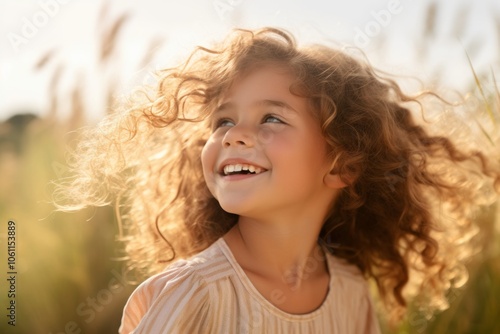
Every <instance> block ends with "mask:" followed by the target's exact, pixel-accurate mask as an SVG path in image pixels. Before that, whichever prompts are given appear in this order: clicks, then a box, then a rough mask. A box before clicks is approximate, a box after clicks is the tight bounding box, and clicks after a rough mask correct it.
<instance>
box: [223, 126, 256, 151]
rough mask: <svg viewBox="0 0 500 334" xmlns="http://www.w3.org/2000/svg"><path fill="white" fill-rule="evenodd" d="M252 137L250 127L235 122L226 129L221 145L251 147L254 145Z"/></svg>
mask: <svg viewBox="0 0 500 334" xmlns="http://www.w3.org/2000/svg"><path fill="white" fill-rule="evenodd" d="M254 137H255V136H254V135H253V133H252V130H251V129H249V128H248V127H245V126H243V125H242V124H237V125H234V126H233V127H231V128H229V129H228V130H227V131H226V134H225V135H224V139H223V140H222V145H223V146H224V147H230V146H235V147H245V146H247V147H252V146H253V145H254Z"/></svg>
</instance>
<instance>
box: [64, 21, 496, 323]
mask: <svg viewBox="0 0 500 334" xmlns="http://www.w3.org/2000/svg"><path fill="white" fill-rule="evenodd" d="M269 63H279V64H283V65H285V66H286V67H287V68H289V69H290V70H291V72H292V73H293V74H294V75H295V77H296V79H297V80H296V83H295V84H294V85H292V87H290V91H291V92H292V93H293V94H296V95H298V96H302V97H305V98H307V99H308V101H309V102H310V103H311V105H312V106H313V108H312V109H313V110H314V111H313V112H314V117H316V119H317V120H318V122H319V124H321V129H322V134H323V136H324V138H325V140H326V142H327V144H328V154H329V155H330V157H331V158H332V159H333V161H335V165H334V166H335V169H336V171H337V172H338V173H339V175H340V177H341V178H342V179H343V180H344V182H346V183H347V184H348V186H347V187H346V188H344V189H343V190H342V192H341V194H340V196H339V198H338V200H337V202H336V203H335V205H334V207H333V209H332V210H331V212H330V213H329V215H328V216H327V217H326V219H325V221H324V225H323V227H322V230H321V232H320V235H319V241H320V242H321V243H322V244H324V245H326V246H327V248H328V249H329V250H330V251H331V253H332V254H334V255H335V256H337V257H340V258H344V259H345V260H347V261H348V262H350V263H352V264H355V265H356V266H357V267H359V269H360V270H361V272H362V273H363V274H364V275H365V276H366V277H367V278H372V279H373V280H374V281H375V282H376V285H377V287H378V290H379V292H380V295H381V298H382V300H383V301H384V302H385V304H386V306H387V307H388V308H389V309H390V310H393V311H395V313H396V314H397V315H402V314H403V313H404V311H405V308H406V305H407V301H408V300H410V299H412V298H414V297H416V296H418V297H419V300H420V302H421V303H422V305H426V306H427V308H428V309H429V310H435V309H443V308H446V299H445V293H446V291H447V290H448V289H449V288H450V287H453V286H454V285H456V284H459V283H458V282H460V281H461V280H462V281H463V279H464V277H465V279H466V271H465V270H464V266H463V264H464V261H466V259H467V258H468V257H469V256H470V255H471V254H472V247H473V246H472V244H471V243H470V242H468V239H470V237H471V236H472V235H474V233H475V225H474V224H473V223H472V221H471V219H470V212H471V209H472V208H474V207H475V206H477V205H478V204H479V198H480V197H481V195H480V193H479V191H478V189H479V188H480V187H490V188H491V187H493V186H495V187H497V188H498V186H499V184H500V176H499V172H498V169H496V168H497V167H493V166H492V163H490V162H489V161H487V159H486V157H485V155H484V154H483V153H481V152H479V151H477V150H466V149H465V148H461V149H459V148H458V147H457V145H455V144H454V143H453V142H452V141H451V140H450V138H449V136H446V135H436V134H431V133H430V131H428V129H426V128H425V124H423V123H422V124H419V123H418V122H417V120H416V117H414V114H415V113H416V112H417V111H423V109H424V105H425V101H424V100H425V99H426V98H429V97H434V98H436V97H437V98H438V99H439V96H437V95H436V94H434V93H432V92H429V91H427V92H423V93H419V94H418V95H415V96H409V95H406V94H405V93H403V91H402V90H401V89H400V87H399V86H398V85H397V84H396V82H395V81H394V80H392V79H390V78H386V77H384V76H382V75H381V74H379V72H376V71H375V70H374V69H373V68H372V67H371V66H370V65H369V64H368V63H367V62H366V61H363V60H358V59H357V58H355V57H354V56H351V55H348V54H347V52H345V51H341V50H335V49H331V48H327V47H324V46H318V45H313V46H309V47H304V48H299V47H298V46H297V45H296V42H295V40H294V39H293V37H292V36H291V35H290V34H289V33H287V32H285V31H283V30H279V29H275V28H265V29H261V30H258V31H248V30H236V31H234V33H232V34H231V35H230V36H229V37H228V38H227V39H226V40H225V41H224V42H223V43H222V44H220V45H217V46H215V47H214V48H212V49H208V48H204V47H198V48H197V49H196V50H195V51H194V52H193V53H192V54H191V56H190V57H189V58H188V60H187V61H186V62H185V63H184V64H182V65H181V66H178V67H175V68H169V69H165V70H163V71H160V72H159V73H158V76H159V78H158V85H157V87H156V88H152V89H151V90H149V91H145V90H139V91H138V93H144V94H135V95H134V97H132V98H131V99H130V101H129V103H130V104H129V105H128V106H127V107H126V108H125V109H124V111H123V112H116V113H115V114H113V115H111V116H110V117H109V118H107V119H106V120H105V121H103V122H101V123H100V126H99V127H97V128H93V129H88V130H87V131H86V133H84V134H83V139H82V141H81V142H80V144H79V146H78V147H77V150H76V151H75V152H74V154H73V156H72V157H73V158H72V160H71V166H72V168H73V172H74V174H73V176H72V177H70V178H68V179H66V180H63V181H62V182H60V184H59V187H58V188H57V191H56V192H55V197H54V198H55V202H56V203H58V204H57V205H58V207H59V208H60V209H64V210H78V209H81V208H83V207H86V206H104V205H115V207H116V209H117V216H118V217H119V218H120V226H121V230H120V236H121V237H122V239H123V240H124V241H125V243H126V250H127V254H128V259H129V261H130V265H131V266H132V267H134V268H136V269H140V270H141V271H143V272H144V273H145V274H152V273H157V272H159V271H160V270H162V269H163V267H164V266H165V263H168V262H171V261H174V260H175V259H178V258H182V257H188V256H191V255H193V254H196V253H198V252H200V251H202V250H203V249H205V248H207V247H208V246H209V245H210V244H211V243H213V242H214V241H215V240H216V239H218V238H219V237H221V236H222V235H223V234H224V233H226V232H227V231H228V230H229V229H230V228H231V227H232V226H233V225H234V224H236V222H237V220H238V216H237V215H234V214H230V213H227V212H225V211H224V210H223V209H222V208H221V207H220V205H219V203H218V202H217V200H216V199H215V198H214V197H213V196H212V194H211V193H210V192H209V191H208V188H207V186H206V184H205V182H204V179H203V173H202V167H201V161H200V153H201V150H202V148H203V146H204V144H205V142H206V140H207V138H208V136H209V133H210V132H209V128H208V126H207V124H206V122H205V120H206V119H207V116H209V115H210V113H211V112H212V111H213V110H214V109H215V108H216V106H217V104H218V103H219V102H220V99H221V98H223V95H224V93H225V92H227V91H228V89H229V87H230V85H231V84H232V83H233V82H234V80H236V79H237V78H239V77H241V76H244V75H245V73H247V72H248V71H252V70H253V69H255V68H257V67H259V66H262V65H264V64H269ZM440 101H442V102H443V103H444V101H443V100H440ZM424 123H425V122H424Z"/></svg>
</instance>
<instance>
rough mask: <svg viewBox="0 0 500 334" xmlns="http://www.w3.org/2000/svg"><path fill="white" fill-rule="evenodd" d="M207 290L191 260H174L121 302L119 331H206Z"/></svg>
mask: <svg viewBox="0 0 500 334" xmlns="http://www.w3.org/2000/svg"><path fill="white" fill-rule="evenodd" d="M209 293H210V292H209V289H208V288H207V285H206V283H205V281H204V280H203V278H202V277H201V276H200V275H199V274H198V273H197V272H196V270H195V269H194V268H193V267H192V266H191V263H188V262H186V261H184V260H181V261H178V262H176V263H174V264H173V265H172V266H171V267H169V268H168V269H167V270H166V271H164V272H162V273H160V274H158V275H155V276H153V277H151V278H149V279H148V280H146V281H145V282H143V283H142V284H141V285H139V287H138V288H137V289H136V290H135V291H134V292H133V293H132V295H131V296H130V298H129V300H128V302H127V304H126V305H125V309H124V312H123V317H122V323H121V326H120V329H119V333H121V334H129V333H133V334H140V333H158V334H161V333H198V332H203V331H207V330H209V329H208V328H207V326H208V323H207V316H208V312H209V310H210V309H209V297H210V296H209ZM202 329H203V330H202Z"/></svg>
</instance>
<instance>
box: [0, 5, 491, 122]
mask: <svg viewBox="0 0 500 334" xmlns="http://www.w3.org/2000/svg"><path fill="white" fill-rule="evenodd" d="M431 2H432V0H422V1H417V0H399V1H398V0H358V1H324V0H301V1H285V0H275V1H264V0H184V1H179V0H168V1H167V0H141V1H133V0H122V1H120V0H109V1H105V0H93V1H90V0H40V1H38V0H18V1H12V0H0V22H1V25H0V120H4V119H6V118H7V117H9V116H11V115H12V114H14V113H16V112H23V111H24V112H26V111H30V112H35V113H38V114H41V115H43V114H44V113H45V112H46V110H45V109H46V108H47V105H48V90H49V81H50V78H51V75H53V73H54V71H55V70H56V68H57V67H58V66H59V65H63V66H64V67H63V75H62V78H61V81H60V82H59V85H58V93H59V94H61V95H60V96H64V94H66V93H68V92H70V91H71V90H72V89H73V87H75V85H77V84H80V83H81V84H83V86H84V87H85V97H86V100H87V108H88V109H89V110H88V112H89V114H90V116H91V118H93V119H98V118H99V117H100V116H102V115H103V111H102V107H101V106H102V101H103V95H104V94H102V93H101V92H102V91H104V88H105V87H106V84H107V83H109V82H110V80H113V81H115V82H117V84H119V86H120V91H121V92H124V93H126V92H128V91H130V89H131V88H132V87H134V86H136V85H138V84H141V83H144V82H149V81H148V78H149V77H148V71H151V70H154V69H160V68H163V67H167V66H169V65H172V64H175V63H176V62H177V61H179V60H181V59H182V58H183V56H185V55H186V54H188V53H189V51H191V50H192V48H193V47H194V46H195V45H199V44H201V45H207V44H208V45H210V41H212V40H219V39H220V38H222V37H224V36H225V35H226V34H227V32H228V31H230V29H232V28H234V27H244V28H257V27H261V26H277V27H282V28H286V29H288V30H289V31H291V32H292V33H294V34H295V36H296V38H297V40H298V41H299V43H303V44H304V43H310V42H319V43H326V44H329V45H332V46H340V47H342V46H349V45H350V46H357V47H360V48H361V49H362V50H363V51H364V52H365V53H366V54H367V56H368V58H369V59H370V61H371V62H372V63H373V64H375V65H376V66H377V67H379V68H382V69H384V70H387V71H389V72H392V73H395V74H402V75H412V76H417V77H419V78H421V79H422V80H424V81H429V80H430V79H432V78H433V77H434V76H439V77H440V78H441V81H442V83H443V84H445V85H446V86H447V87H450V88H456V89H460V90H465V88H466V86H465V85H466V84H467V83H470V82H471V79H472V73H471V71H470V69H469V66H468V63H467V58H466V56H465V51H464V50H465V49H466V50H467V51H468V52H469V54H470V55H471V58H472V61H473V63H474V66H475V68H476V70H477V71H478V72H488V71H489V68H490V67H494V68H495V70H496V73H499V71H498V68H499V65H500V64H499V61H498V60H499V59H500V1H498V0H476V1H467V0H440V1H437V3H438V7H437V12H436V32H435V34H434V36H433V37H432V38H430V39H428V40H427V43H425V41H424V40H423V37H422V35H423V31H424V23H425V19H424V18H425V17H426V9H427V7H428V5H429V3H431ZM106 3H107V4H108V11H107V14H106V15H105V17H104V18H99V14H100V12H101V10H102V8H103V7H104V4H106ZM124 13H129V14H130V19H129V21H128V22H126V25H125V29H124V30H123V31H122V33H121V35H120V36H119V47H118V50H119V56H115V57H113V59H112V62H111V63H110V64H108V65H107V66H99V64H98V52H97V43H96V41H98V40H99V33H100V31H102V30H103V29H104V30H105V29H107V28H109V26H110V25H111V24H112V23H113V22H114V20H116V19H117V18H118V17H120V15H122V14H124ZM495 20H496V21H495ZM156 38H164V43H163V45H162V46H160V47H158V48H157V52H156V54H155V57H154V58H153V60H152V64H151V67H148V68H139V66H138V64H139V61H140V59H141V56H142V55H143V54H144V52H145V51H146V49H147V47H148V46H149V45H150V43H151V42H152V41H154V40H155V39H156ZM49 50H56V52H55V54H54V58H53V59H52V60H51V61H50V62H49V63H48V65H47V66H46V68H43V69H42V70H41V71H38V72H35V71H33V68H34V64H35V63H36V62H37V61H38V60H39V59H40V58H41V57H42V56H43V55H44V54H45V53H47V52H48V51H49ZM497 77H500V73H499V74H498V75H497ZM63 107H64V105H63ZM61 114H62V115H61V116H62V117H64V116H65V115H64V112H62V113H61Z"/></svg>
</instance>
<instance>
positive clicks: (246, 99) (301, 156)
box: [202, 66, 333, 217]
mask: <svg viewBox="0 0 500 334" xmlns="http://www.w3.org/2000/svg"><path fill="white" fill-rule="evenodd" d="M293 81H294V77H293V76H292V75H291V74H290V73H289V72H288V71H286V70H285V69H284V68H282V67H279V66H278V67H277V66H274V67H271V66H266V67H261V68H259V69H258V70H255V71H252V72H251V73H250V74H248V75H247V76H244V77H243V78H240V80H238V81H236V82H235V83H234V84H233V85H232V88H231V89H230V90H229V91H228V93H227V95H226V96H225V98H223V100H222V104H221V105H220V106H219V107H218V108H217V110H215V111H214V113H213V114H212V116H211V118H210V121H211V126H212V134H211V136H210V137H209V139H208V141H207V143H206V145H205V147H204V148H203V151H202V164H203V173H204V176H205V181H206V183H207V186H208V188H209V189H210V191H211V193H212V194H213V196H214V197H215V198H216V199H217V200H218V201H219V203H220V205H221V207H222V208H223V209H224V210H226V211H227V212H230V213H234V214H238V215H242V216H248V217H260V216H264V215H268V214H275V213H279V212H280V210H282V211H283V212H290V210H292V211H293V210H297V209H298V208H304V206H307V205H313V204H317V203H328V201H330V202H331V200H332V199H333V196H332V189H331V187H328V186H327V185H326V184H325V181H324V177H325V175H327V174H329V170H330V167H331V164H330V161H328V159H327V158H326V148H327V145H326V141H325V139H324V138H323V136H322V135H321V130H320V126H319V124H318V121H317V120H315V119H314V118H313V117H312V115H311V112H310V110H309V105H308V101H307V99H305V98H301V97H298V96H295V95H293V94H292V93H290V90H289V88H290V85H291V84H292V83H293Z"/></svg>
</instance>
